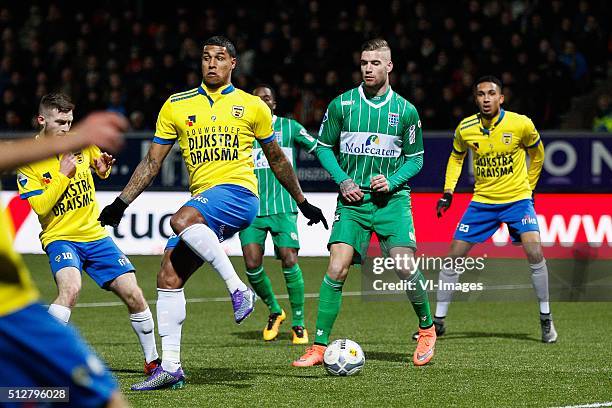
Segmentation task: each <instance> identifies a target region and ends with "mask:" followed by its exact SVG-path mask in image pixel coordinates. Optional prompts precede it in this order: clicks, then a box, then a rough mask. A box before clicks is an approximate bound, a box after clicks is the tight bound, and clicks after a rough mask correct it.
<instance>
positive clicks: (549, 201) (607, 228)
mask: <svg viewBox="0 0 612 408" xmlns="http://www.w3.org/2000/svg"><path fill="white" fill-rule="evenodd" d="M439 198H440V194H434V193H414V194H412V212H413V216H414V221H415V228H416V235H417V242H418V244H419V251H418V252H419V253H421V251H424V252H425V251H426V252H427V253H428V254H429V255H441V254H443V253H447V252H448V248H449V244H450V241H451V240H452V237H453V234H454V232H455V229H456V228H457V224H458V222H459V220H460V219H461V216H462V215H463V212H464V211H465V210H466V208H467V206H468V204H469V203H470V200H471V198H472V195H471V194H465V193H463V194H462V193H457V194H455V195H454V196H453V203H452V206H451V208H450V209H449V210H448V211H447V212H446V213H445V214H444V216H443V217H442V218H438V217H437V216H436V203H437V202H438V199H439ZM535 209H536V213H537V216H538V224H539V227H540V236H541V240H542V243H543V246H544V254H545V256H546V257H548V258H575V257H583V256H584V257H597V258H607V259H612V216H611V215H610V214H611V212H612V194H537V195H536V201H535ZM482 253H487V254H488V255H489V256H499V257H505V258H508V257H510V258H513V257H524V254H523V251H522V248H521V247H520V246H515V245H511V243H510V235H509V233H508V229H507V227H506V226H505V225H503V226H501V227H500V229H498V230H497V232H496V233H495V234H494V235H493V237H492V238H491V239H489V241H488V242H487V243H485V244H482V245H477V246H476V247H475V248H474V249H473V251H472V253H470V255H473V256H477V255H479V254H482Z"/></svg>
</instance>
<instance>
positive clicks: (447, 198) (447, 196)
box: [436, 193, 453, 218]
mask: <svg viewBox="0 0 612 408" xmlns="http://www.w3.org/2000/svg"><path fill="white" fill-rule="evenodd" d="M452 202H453V195H452V194H451V193H444V194H442V198H440V199H439V200H438V205H437V206H436V212H437V213H438V218H440V217H442V215H443V214H444V213H445V212H446V211H447V210H448V209H449V208H450V206H451V203H452Z"/></svg>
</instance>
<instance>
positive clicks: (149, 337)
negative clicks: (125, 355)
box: [130, 307, 159, 363]
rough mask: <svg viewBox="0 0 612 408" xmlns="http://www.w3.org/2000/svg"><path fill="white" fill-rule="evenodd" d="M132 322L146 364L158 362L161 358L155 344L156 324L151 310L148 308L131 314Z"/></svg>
mask: <svg viewBox="0 0 612 408" xmlns="http://www.w3.org/2000/svg"><path fill="white" fill-rule="evenodd" d="M130 322H131V323H132V328H133V329H134V332H135V333H136V335H137V336H138V340H139V341H140V346H141V347H142V352H143V354H144V358H145V362H146V363H150V362H151V361H153V360H156V359H157V358H158V357H159V356H158V354H157V345H156V344H155V322H154V321H153V315H152V314H151V309H149V308H148V307H147V308H146V309H145V310H143V311H142V312H138V313H132V314H130Z"/></svg>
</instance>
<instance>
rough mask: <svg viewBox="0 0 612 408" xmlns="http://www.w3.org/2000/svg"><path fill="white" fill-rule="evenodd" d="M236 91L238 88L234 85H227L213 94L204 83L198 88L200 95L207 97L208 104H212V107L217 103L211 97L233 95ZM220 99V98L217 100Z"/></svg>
mask: <svg viewBox="0 0 612 408" xmlns="http://www.w3.org/2000/svg"><path fill="white" fill-rule="evenodd" d="M235 90H236V88H234V85H232V84H228V85H226V86H225V87H224V88H220V89H218V90H217V91H216V92H211V91H210V89H208V88H207V87H206V85H204V83H202V84H200V86H199V87H198V93H199V94H200V95H203V96H205V97H206V98H207V99H208V102H209V103H210V106H212V105H213V103H215V101H214V100H213V98H212V97H211V95H219V94H221V95H227V94H229V93H232V92H234V91H235ZM215 99H218V98H215Z"/></svg>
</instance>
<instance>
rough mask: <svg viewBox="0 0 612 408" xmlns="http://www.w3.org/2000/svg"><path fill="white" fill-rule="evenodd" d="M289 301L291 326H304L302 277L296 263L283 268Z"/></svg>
mask: <svg viewBox="0 0 612 408" xmlns="http://www.w3.org/2000/svg"><path fill="white" fill-rule="evenodd" d="M283 275H284V276H285V283H286V284H287V293H288V294H289V303H291V311H292V320H291V322H292V323H291V325H292V326H304V277H303V276H302V270H301V269H300V266H299V265H298V264H295V265H293V267H291V268H283Z"/></svg>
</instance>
